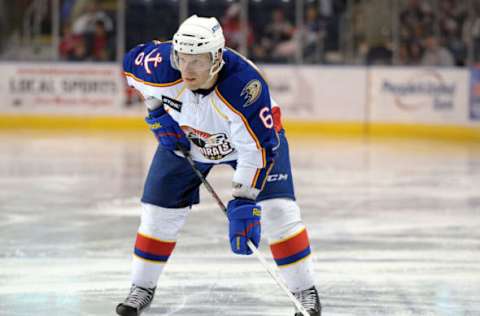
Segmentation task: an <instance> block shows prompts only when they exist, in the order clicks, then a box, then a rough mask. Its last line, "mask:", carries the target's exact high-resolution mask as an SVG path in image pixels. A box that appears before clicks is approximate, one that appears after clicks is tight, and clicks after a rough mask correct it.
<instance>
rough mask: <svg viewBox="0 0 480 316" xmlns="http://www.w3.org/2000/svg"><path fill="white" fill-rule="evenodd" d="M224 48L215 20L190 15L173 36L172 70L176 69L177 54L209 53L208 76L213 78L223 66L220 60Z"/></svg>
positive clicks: (220, 28)
mask: <svg viewBox="0 0 480 316" xmlns="http://www.w3.org/2000/svg"><path fill="white" fill-rule="evenodd" d="M224 47H225V37H224V36H223V31H222V27H221V26H220V23H218V21H217V19H216V18H213V17H212V18H204V17H198V16H197V15H192V16H191V17H189V18H188V19H186V20H185V21H183V23H182V24H181V25H180V27H179V28H178V30H177V32H176V33H175V34H174V35H173V50H172V53H173V56H172V57H173V58H172V64H173V66H174V68H176V69H178V53H184V54H204V53H209V54H210V57H211V61H212V66H211V67H210V76H213V75H215V74H216V73H218V72H219V71H220V69H221V68H222V66H223V64H224V62H223V59H222V53H223V48H224Z"/></svg>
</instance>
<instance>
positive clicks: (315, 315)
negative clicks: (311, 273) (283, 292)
mask: <svg viewBox="0 0 480 316" xmlns="http://www.w3.org/2000/svg"><path fill="white" fill-rule="evenodd" d="M293 295H295V297H296V298H297V299H298V300H299V301H300V303H301V304H302V306H303V307H305V309H306V310H307V312H308V313H309V314H310V316H320V315H321V314H322V305H321V304H320V298H319V297H318V292H317V289H316V288H315V286H312V287H311V288H308V289H306V290H303V291H300V292H296V293H293ZM295 316H303V315H302V314H301V313H300V312H298V311H297V312H296V313H295Z"/></svg>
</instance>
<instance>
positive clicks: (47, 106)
mask: <svg viewBox="0 0 480 316" xmlns="http://www.w3.org/2000/svg"><path fill="white" fill-rule="evenodd" d="M262 69H263V70H264V72H265V75H266V78H267V80H268V81H269V85H270V90H271V94H272V95H273V97H274V98H275V100H276V101H277V102H278V103H279V104H280V105H281V107H282V112H283V116H284V120H285V121H286V125H287V126H288V128H289V130H290V131H291V132H295V133H306V134H309V133H341V134H344V133H347V134H359V133H370V134H375V135H377V134H395V135H399V134H407V135H418V134H423V135H434V136H435V135H436V136H441V137H461V138H465V137H466V138H480V84H479V82H480V75H479V73H480V71H479V70H476V69H468V68H425V67H408V68H407V67H348V66H345V67H338V66H311V65H309V66H292V65H281V66H280V65H279V66H274V65H264V66H263V67H262ZM0 71H1V72H2V74H3V75H2V77H1V78H0V97H1V100H2V101H1V102H0V127H14V128H16V127H49V128H51V127H56V128H64V127H80V128H100V129H103V128H108V129H111V128H121V129H125V128H126V129H137V128H143V122H142V120H141V119H140V118H141V117H142V116H143V115H144V109H143V106H142V105H141V104H139V103H138V102H136V101H138V100H136V99H135V98H133V99H132V98H129V97H128V96H127V95H126V92H125V91H126V89H125V83H124V80H123V78H122V72H121V69H120V67H119V66H118V65H117V64H92V63H52V64H49V63H37V64H35V63H17V64H15V63H8V64H7V63H0Z"/></svg>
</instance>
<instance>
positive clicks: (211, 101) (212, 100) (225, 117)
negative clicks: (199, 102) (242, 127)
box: [210, 98, 228, 121]
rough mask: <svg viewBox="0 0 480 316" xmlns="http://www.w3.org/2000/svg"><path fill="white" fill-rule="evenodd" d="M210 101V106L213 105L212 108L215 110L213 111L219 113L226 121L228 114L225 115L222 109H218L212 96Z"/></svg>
mask: <svg viewBox="0 0 480 316" xmlns="http://www.w3.org/2000/svg"><path fill="white" fill-rule="evenodd" d="M210 103H212V106H213V109H214V110H215V112H217V113H218V115H220V117H221V118H223V119H224V120H225V121H228V116H227V115H225V114H224V113H222V111H220V109H219V108H218V107H217V105H216V104H215V99H214V98H210Z"/></svg>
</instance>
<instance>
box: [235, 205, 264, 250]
mask: <svg viewBox="0 0 480 316" xmlns="http://www.w3.org/2000/svg"><path fill="white" fill-rule="evenodd" d="M261 211H262V209H261V207H260V206H259V205H257V204H255V202H254V201H253V200H248V199H241V198H235V199H233V200H231V201H230V202H228V206H227V215H228V220H229V221H230V225H229V236H230V246H231V248H232V251H233V252H234V253H236V254H240V255H250V254H252V251H251V250H250V248H248V246H247V240H249V239H250V240H251V241H252V242H253V244H254V245H255V246H256V247H257V248H258V245H259V244H260V235H261V229H260V218H261Z"/></svg>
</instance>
